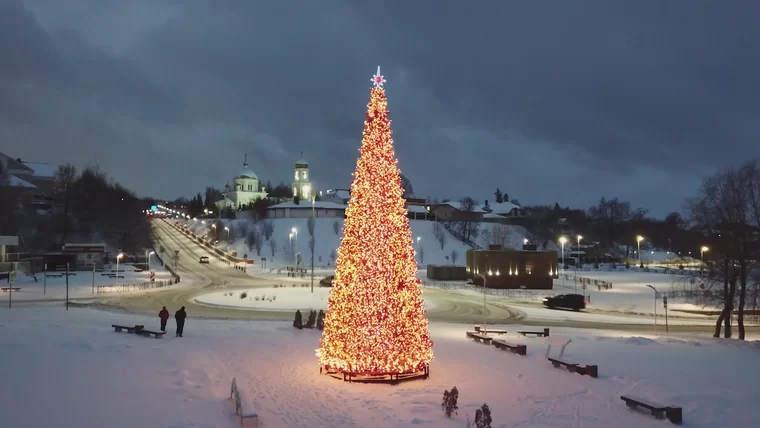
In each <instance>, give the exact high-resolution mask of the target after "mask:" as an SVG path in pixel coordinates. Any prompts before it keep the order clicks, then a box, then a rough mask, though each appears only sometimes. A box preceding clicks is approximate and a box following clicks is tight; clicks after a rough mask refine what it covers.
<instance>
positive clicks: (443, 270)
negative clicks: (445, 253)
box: [427, 265, 467, 281]
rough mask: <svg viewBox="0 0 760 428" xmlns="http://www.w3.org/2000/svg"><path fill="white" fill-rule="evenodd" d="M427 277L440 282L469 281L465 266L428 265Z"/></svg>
mask: <svg viewBox="0 0 760 428" xmlns="http://www.w3.org/2000/svg"><path fill="white" fill-rule="evenodd" d="M427 277H428V278H430V279H437V280H439V281H456V280H461V281H465V280H467V271H466V270H465V267H464V266H454V265H442V266H439V265H427Z"/></svg>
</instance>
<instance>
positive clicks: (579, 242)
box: [576, 235, 583, 270]
mask: <svg viewBox="0 0 760 428" xmlns="http://www.w3.org/2000/svg"><path fill="white" fill-rule="evenodd" d="M576 238H577V240H578V245H577V247H578V267H581V239H583V237H582V236H581V235H578V236H576ZM576 270H578V269H576Z"/></svg>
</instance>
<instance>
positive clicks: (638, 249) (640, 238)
mask: <svg viewBox="0 0 760 428" xmlns="http://www.w3.org/2000/svg"><path fill="white" fill-rule="evenodd" d="M643 240H644V237H643V236H641V235H636V254H637V255H638V257H639V266H641V241H643Z"/></svg>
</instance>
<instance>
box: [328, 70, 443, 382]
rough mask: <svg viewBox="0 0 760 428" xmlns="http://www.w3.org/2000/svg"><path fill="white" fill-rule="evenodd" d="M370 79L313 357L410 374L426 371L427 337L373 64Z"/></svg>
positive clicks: (358, 369) (342, 367)
mask: <svg viewBox="0 0 760 428" xmlns="http://www.w3.org/2000/svg"><path fill="white" fill-rule="evenodd" d="M372 82H373V87H372V89H371V91H370V101H369V104H368V105H367V114H366V116H367V119H366V120H365V121H364V138H363V140H362V147H361V149H360V151H359V152H360V154H361V155H360V157H359V160H358V161H357V164H356V171H355V172H354V182H353V184H352V185H351V199H350V202H349V204H348V208H347V209H346V220H345V222H344V225H343V237H342V239H341V242H340V248H339V249H338V259H337V262H336V269H335V279H334V281H333V289H332V291H331V292H330V299H329V301H328V305H327V314H326V316H325V328H324V331H323V333H322V340H321V342H320V346H319V350H317V356H318V357H319V362H320V364H321V365H322V366H323V367H324V368H326V369H327V370H328V371H331V372H342V373H356V374H366V375H378V374H402V373H416V372H422V371H426V370H427V365H428V363H429V362H430V361H431V360H432V359H433V349H432V348H433V342H432V340H430V333H429V331H428V322H427V319H426V318H425V309H424V307H423V305H422V303H423V301H422V290H421V289H420V281H419V280H418V279H417V262H416V260H415V252H414V247H413V244H412V231H411V229H410V228H409V219H408V218H407V211H406V208H405V207H404V199H403V198H402V189H401V178H400V173H399V170H398V166H397V165H396V164H397V161H396V155H395V152H394V150H393V140H392V139H391V121H390V120H389V119H388V100H387V98H386V95H385V88H384V87H383V84H384V83H385V79H384V78H383V76H382V75H381V74H380V67H378V68H377V74H376V75H375V76H373V78H372Z"/></svg>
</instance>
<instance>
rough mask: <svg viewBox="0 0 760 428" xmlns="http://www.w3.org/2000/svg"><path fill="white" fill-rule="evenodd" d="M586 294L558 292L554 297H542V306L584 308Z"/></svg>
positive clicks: (576, 309)
mask: <svg viewBox="0 0 760 428" xmlns="http://www.w3.org/2000/svg"><path fill="white" fill-rule="evenodd" d="M586 303H588V302H587V301H586V296H584V295H582V294H559V295H556V296H554V297H544V306H546V307H548V308H550V309H554V308H562V309H572V310H574V311H580V310H581V309H585V308H586Z"/></svg>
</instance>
